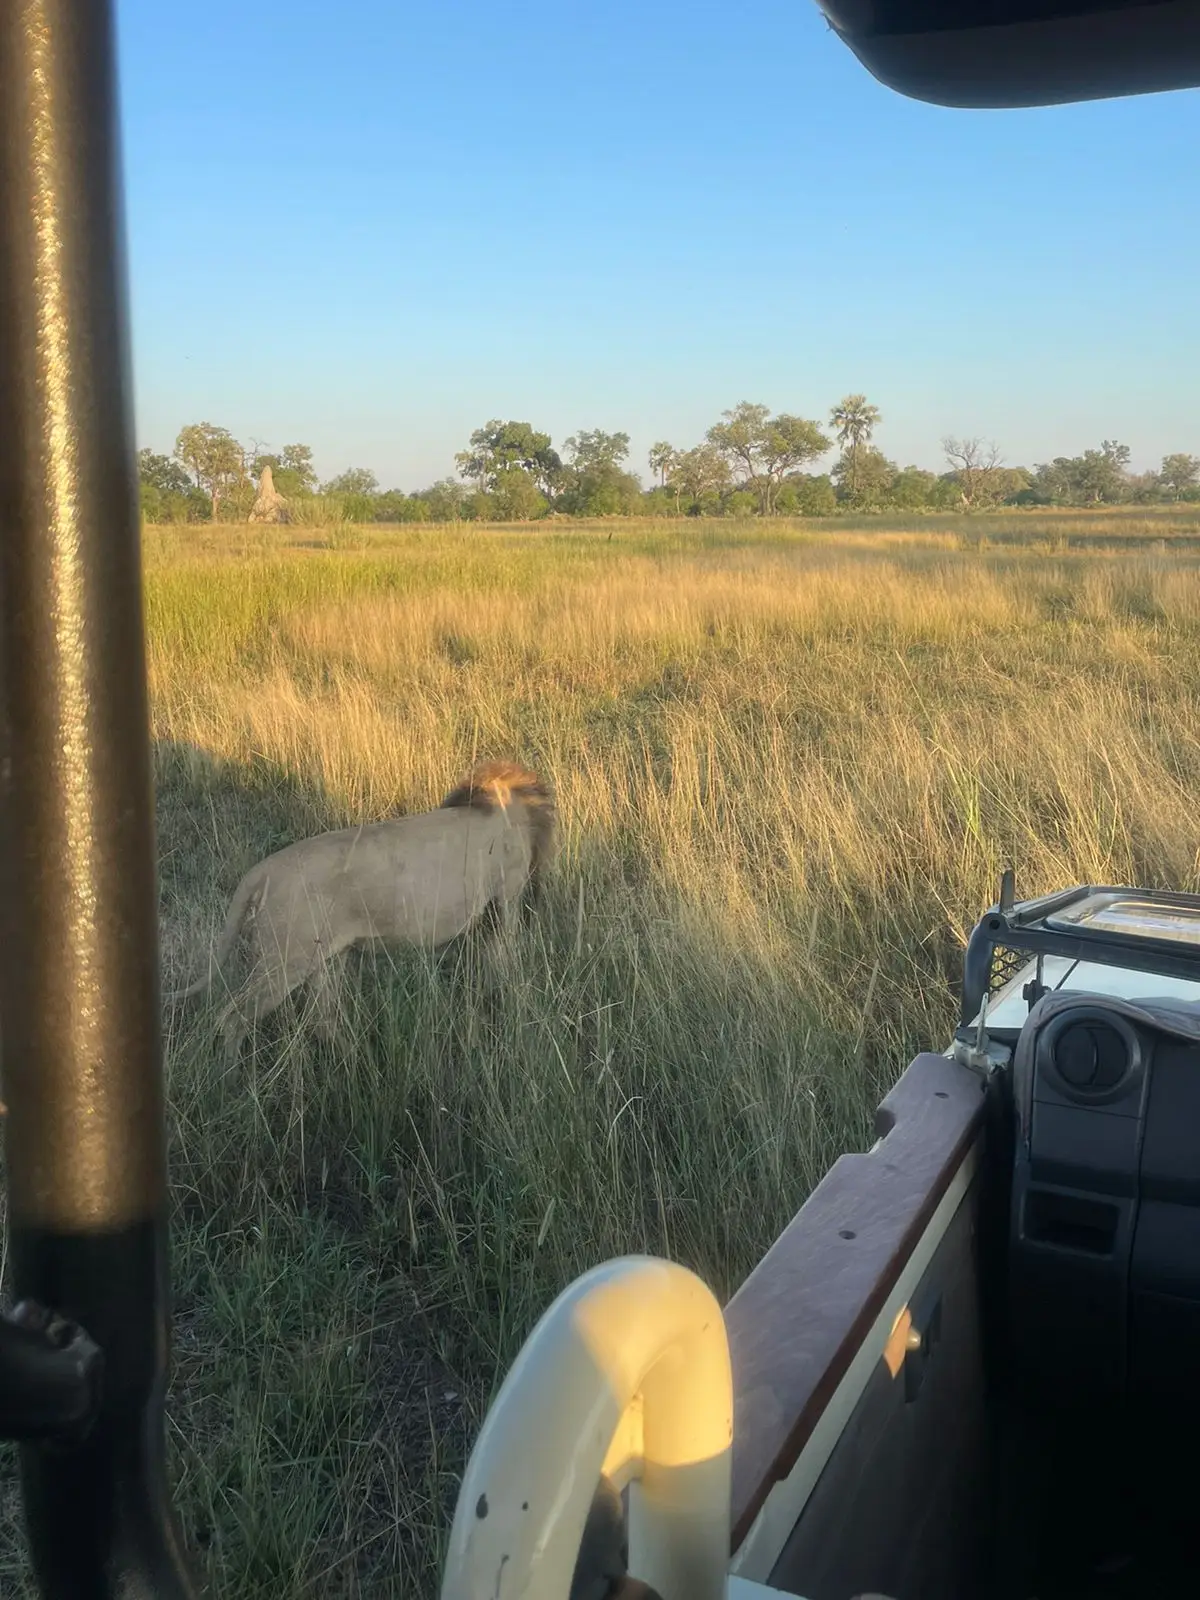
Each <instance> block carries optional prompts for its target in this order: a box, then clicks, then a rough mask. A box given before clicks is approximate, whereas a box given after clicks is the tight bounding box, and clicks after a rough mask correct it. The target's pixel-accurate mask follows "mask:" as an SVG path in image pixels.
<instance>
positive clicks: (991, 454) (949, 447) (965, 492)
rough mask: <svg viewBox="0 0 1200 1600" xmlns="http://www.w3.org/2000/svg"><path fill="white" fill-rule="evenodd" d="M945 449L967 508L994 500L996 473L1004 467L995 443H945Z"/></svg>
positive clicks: (976, 440) (974, 441)
mask: <svg viewBox="0 0 1200 1600" xmlns="http://www.w3.org/2000/svg"><path fill="white" fill-rule="evenodd" d="M942 450H943V452H944V453H945V457H946V460H947V461H948V462H949V463H950V467H951V470H952V471H953V474H954V477H955V480H956V482H957V484H958V487H959V491H960V493H961V495H962V502H963V504H964V505H965V506H967V507H968V508H974V507H976V506H981V505H990V504H991V503H992V502H993V500H994V498H995V497H994V487H995V477H996V473H997V471H998V470H999V468H1000V465H1001V458H1000V451H999V448H998V447H997V446H996V445H995V444H990V443H986V444H985V442H984V441H983V440H982V439H956V438H954V437H953V436H951V437H948V438H945V439H943V440H942Z"/></svg>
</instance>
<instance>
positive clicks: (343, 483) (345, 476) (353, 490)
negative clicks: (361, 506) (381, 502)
mask: <svg viewBox="0 0 1200 1600" xmlns="http://www.w3.org/2000/svg"><path fill="white" fill-rule="evenodd" d="M322 493H323V494H354V495H372V494H378V493H379V479H378V478H377V477H376V476H375V474H374V473H373V472H372V471H371V469H370V468H369V467H347V468H346V470H345V472H339V473H338V475H337V477H336V478H330V480H329V482H328V483H327V484H325V485H324V487H323V489H322Z"/></svg>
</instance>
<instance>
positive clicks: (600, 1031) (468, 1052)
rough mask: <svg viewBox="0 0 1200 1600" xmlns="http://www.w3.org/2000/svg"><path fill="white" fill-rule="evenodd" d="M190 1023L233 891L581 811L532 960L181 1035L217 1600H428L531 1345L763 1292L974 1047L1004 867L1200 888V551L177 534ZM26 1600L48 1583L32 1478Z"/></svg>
mask: <svg viewBox="0 0 1200 1600" xmlns="http://www.w3.org/2000/svg"><path fill="white" fill-rule="evenodd" d="M145 552H146V556H145V561H146V608H147V627H148V645H149V657H150V674H151V694H152V715H153V732H154V741H155V764H156V781H157V805H158V829H159V841H158V842H159V860H160V899H161V907H160V911H161V930H162V960H163V970H164V988H167V989H169V988H172V987H175V986H177V985H180V984H182V983H184V982H186V981H187V980H189V979H190V978H191V977H192V976H193V975H195V974H198V973H199V972H200V971H201V970H202V969H203V966H204V964H205V963H206V961H207V956H208V951H209V949H210V947H211V943H212V941H213V939H214V937H215V935H216V932H217V929H218V927H219V925H220V923H221V921H222V919H223V917H224V913H225V910H226V907H227V905H228V900H229V896H230V894H231V893H232V890H233V888H234V886H235V884H236V883H237V880H238V878H239V877H240V875H241V873H242V872H243V871H244V870H245V869H246V868H247V867H248V866H250V865H251V864H252V863H253V862H254V861H256V860H258V859H260V858H261V857H262V856H263V855H266V854H267V853H269V852H270V851H271V850H273V849H275V848H278V847H279V846H281V845H283V844H285V843H287V842H289V841H290V840H292V839H295V838H297V837H300V836H301V835H304V834H308V833H312V832H316V831H319V830H321V829H325V828H334V827H341V826H345V825H347V824H350V823H353V822H356V821H359V820H368V819H376V818H381V817H385V816H388V815H392V814H397V813H400V812H404V811H409V810H415V809H424V808H426V807H429V806H433V805H436V804H437V802H438V801H439V799H440V798H441V796H442V795H443V794H444V793H445V792H446V790H447V789H448V788H449V787H450V786H451V785H452V783H453V782H454V781H455V780H456V779H457V778H458V777H459V776H460V775H461V773H462V772H463V770H464V769H465V768H466V767H467V766H469V765H470V763H471V762H472V761H473V760H474V759H476V758H481V757H485V756H511V757H515V758H517V759H519V760H521V761H524V762H526V763H528V764H530V765H533V766H534V767H536V768H537V769H539V770H540V771H542V772H544V773H545V775H546V776H547V777H548V778H549V779H550V781H551V783H552V784H553V786H554V789H555V792H556V795H557V800H558V806H559V812H560V841H559V849H558V855H557V860H556V862H555V864H554V867H553V870H552V873H551V875H550V879H549V881H548V884H547V890H546V894H545V897H544V899H543V902H542V904H541V906H540V908H539V909H538V911H537V913H536V915H535V916H534V917H533V919H532V920H531V921H530V922H529V924H528V925H527V926H525V927H524V928H522V929H521V930H520V931H519V932H518V934H517V935H516V937H515V939H514V941H513V942H512V944H511V945H509V946H501V947H499V948H497V949H496V950H495V951H494V952H492V953H491V954H484V955H480V954H478V953H470V952H468V953H464V954H461V955H459V956H456V957H455V958H454V960H453V962H451V963H449V964H448V963H447V962H445V961H443V962H440V963H439V962H437V961H435V960H433V959H431V958H430V957H429V956H427V955H422V954H420V953H415V952H404V951H396V952H390V953H387V954H384V955H375V956H372V957H370V958H363V959H361V960H360V961H358V962H357V963H356V964H354V965H352V967H351V969H350V971H349V972H348V974H347V975H346V978H345V982H344V985H343V988H342V992H341V996H340V1001H339V1004H340V1008H341V1012H342V1026H341V1028H340V1031H339V1033H338V1035H337V1037H336V1039H335V1040H334V1041H332V1042H328V1041H323V1040H318V1039H317V1038H316V1037H315V1036H314V1035H313V1033H312V1032H311V1030H310V1029H309V1028H308V1026H307V1025H306V1016H305V1001H304V1000H303V999H301V1000H300V1001H298V1002H297V1003H296V1004H295V1005H292V1006H290V1007H285V1008H283V1011H282V1012H281V1013H280V1014H279V1016H278V1018H277V1019H273V1020H272V1021H271V1022H269V1023H267V1024H266V1025H264V1026H263V1027H262V1028H261V1029H260V1030H259V1032H258V1033H257V1035H255V1037H254V1038H253V1040H252V1041H251V1044H250V1045H248V1046H247V1050H246V1052H245V1054H244V1055H243V1057H242V1060H241V1063H240V1065H239V1066H238V1068H237V1069H236V1070H234V1071H232V1072H226V1071H225V1069H224V1065H223V1062H222V1058H221V1055H220V1050H219V1047H218V1044H217V1042H216V1041H215V1039H214V1037H213V1022H214V1016H215V1004H214V1005H209V1006H207V1007H205V1006H201V1007H200V1008H199V1009H198V1010H196V1011H195V1012H187V1013H184V1012H182V1011H181V1012H179V1013H178V1014H176V1013H172V1012H169V1011H168V1012H167V1013H165V1015H164V1026H165V1028H166V1058H167V1072H168V1088H169V1099H170V1162H171V1178H172V1184H173V1213H174V1214H173V1229H174V1231H173V1268H172V1270H173V1279H174V1301H175V1334H174V1340H175V1343H174V1367H173V1378H172V1391H171V1395H170V1402H169V1444H170V1451H171V1458H172V1471H173V1474H174V1477H175V1481H176V1484H177V1495H178V1499H179V1502H180V1505H181V1508H182V1512H183V1516H184V1520H185V1524H186V1532H187V1536H188V1542H189V1544H190V1545H191V1547H192V1549H193V1550H194V1551H195V1552H197V1555H198V1558H199V1561H200V1563H201V1566H202V1568H203V1570H204V1571H205V1572H206V1574H207V1575H208V1577H209V1578H210V1579H211V1581H212V1584H213V1592H214V1593H215V1594H219V1595H221V1596H222V1597H223V1600H251V1597H254V1600H259V1597H264V1600H265V1597H268V1596H270V1597H280V1600H281V1597H283V1596H302V1595H308V1596H314V1597H317V1596H320V1597H338V1600H342V1597H357V1596H366V1597H391V1596H396V1597H399V1596H414V1597H421V1596H423V1597H429V1600H432V1597H433V1596H434V1595H435V1594H436V1592H437V1584H438V1573H439V1568H440V1562H441V1556H442V1551H443V1548H444V1541H445V1536H446V1531H447V1529H448V1526H449V1519H450V1516H451V1513H452V1510H453V1505H454V1499H455V1494H456V1490H457V1484H458V1476H459V1474H460V1472H461V1469H462V1466H463V1463H464V1460H465V1456H466V1452H467V1451H468V1449H469V1447H470V1444H471V1442H472V1440H473V1438H474V1434H475V1431H476V1429H477V1427H478V1425H479V1423H480V1421H481V1420H482V1417H483V1414H484V1412H485V1410H486V1406H487V1403H488V1400H489V1397H490V1395H491V1394H492V1393H493V1392H494V1389H495V1387H496V1385H497V1384H498V1382H499V1381H500V1379H501V1378H502V1376H503V1373H504V1371H505V1369H506V1367H507V1365H508V1363H509V1362H510V1361H511V1359H512V1358H513V1356H514V1355H515V1354H516V1352H517V1350H518V1348H519V1346H520V1344H521V1342H522V1340H523V1339H524V1338H525V1336H526V1335H527V1333H528V1332H529V1330H530V1328H531V1327H532V1325H533V1323H534V1321H535V1320H536V1318H537V1317H538V1316H539V1315H540V1313H541V1312H542V1311H543V1310H544V1309H545V1307H546V1306H547V1305H548V1304H549V1302H550V1300H551V1299H552V1298H553V1297H554V1295H555V1294H556V1293H557V1292H558V1290H559V1289H561V1288H562V1287H563V1286H564V1285H565V1284H566V1283H567V1282H568V1280H569V1279H571V1278H572V1277H573V1276H574V1275H576V1274H577V1273H579V1272H581V1271H583V1270H585V1269H586V1268H588V1267H589V1266H592V1265H593V1264H595V1263H596V1262H598V1261H601V1260H603V1259H605V1258H606V1257H610V1256H614V1255H618V1254H622V1253H625V1252H630V1251H650V1252H654V1253H660V1254H664V1255H668V1256H671V1257H674V1258H676V1259H678V1260H681V1261H683V1262H685V1263H687V1264H688V1265H689V1266H691V1267H693V1268H695V1269H696V1270H697V1271H699V1272H700V1273H701V1274H702V1275H703V1276H705V1277H706V1278H707V1279H708V1280H709V1281H710V1282H711V1283H712V1285H713V1286H714V1288H715V1289H716V1290H717V1292H718V1293H719V1294H720V1295H721V1296H722V1297H727V1296H728V1295H729V1294H730V1293H731V1292H732V1291H733V1290H734V1289H735V1288H736V1287H737V1285H738V1283H739V1282H740V1281H741V1279H742V1278H743V1277H744V1276H745V1275H746V1273H747V1272H748V1270H749V1269H750V1268H751V1266H752V1265H753V1264H754V1262H755V1261H756V1260H757V1259H758V1257H759V1256H760V1255H761V1254H762V1252H763V1251H764V1250H765V1249H766V1247H767V1246H768V1245H769V1244H770V1243H771V1241H772V1239H773V1238H774V1237H775V1235H776V1234H777V1233H778V1232H779V1230H780V1229H781V1228H782V1227H783V1225H784V1224H785V1223H786V1222H787V1220H788V1219H789V1218H790V1217H791V1216H792V1215H793V1213H794V1212H795V1211H796V1210H797V1208H798V1207H799V1205H800V1204H801V1203H802V1202H803V1200H804V1198H805V1197H806V1195H807V1194H808V1192H809V1190H810V1189H811V1187H812V1186H813V1184H814V1183H815V1182H816V1181H817V1180H818V1179H819V1178H820V1176H821V1175H822V1173H823V1172H824V1171H825V1169H826V1168H827V1166H828V1165H829V1164H830V1162H832V1161H833V1160H834V1159H835V1157H836V1156H837V1155H838V1154H839V1153H841V1152H842V1151H843V1150H846V1149H848V1148H854V1147H858V1148H862V1147H864V1146H865V1145H866V1144H868V1143H869V1142H870V1140H871V1138H872V1116H873V1111H874V1107H875V1106H876V1104H877V1102H878V1100H879V1099H880V1098H881V1096H882V1095H883V1094H884V1093H885V1092H886V1090H887V1089H888V1087H889V1086H890V1084H891V1083H892V1082H893V1081H894V1079H895V1078H896V1076H897V1075H898V1074H899V1072H900V1071H901V1070H902V1069H903V1067H904V1066H905V1064H906V1063H907V1062H908V1060H909V1059H910V1058H911V1056H912V1055H913V1054H914V1053H915V1052H916V1051H917V1050H918V1049H920V1048H923V1047H926V1046H932V1047H935V1048H940V1047H942V1046H944V1045H945V1043H946V1042H947V1041H948V1039H949V1036H950V1032H951V1029H952V1026H953V1022H954V1019H955V992H956V987H957V982H958V977H959V970H960V961H961V952H962V946H963V942H964V939H965V937H966V934H967V933H968V931H969V929H970V927H971V925H972V924H973V922H974V920H975V918H976V917H977V916H978V915H979V914H980V912H981V911H982V910H983V909H984V908H985V907H986V906H987V905H988V904H989V903H990V902H991V901H992V900H993V899H994V898H995V893H996V888H997V881H998V876H999V873H1000V871H1001V869H1002V868H1003V867H1004V866H1006V865H1008V864H1009V863H1012V864H1014V865H1015V867H1016V872H1017V885H1018V892H1019V893H1021V894H1023V895H1031V894H1034V893H1037V892H1040V891H1044V890H1047V889H1049V888H1052V887H1054V886H1056V885H1061V884H1066V883H1070V882H1075V881H1081V880H1092V881H1112V882H1134V883H1141V884H1147V885H1151V886H1169V887H1175V888H1181V889H1196V888H1197V887H1200V805H1198V804H1197V796H1198V795H1200V508H1186V507H1183V508H1164V509H1161V510H1159V509H1155V510H1150V511H1148V510H1146V509H1137V508H1134V509H1123V510H1115V511H1111V512H1102V513H1096V514H1089V513H1086V512H1036V513H1035V512H1012V513H1005V514H996V515H990V516H989V515H977V516H963V517H955V516H938V517H925V518H923V519H914V520H912V521H911V522H908V523H905V522H904V521H902V520H897V519H895V518H891V519H886V520H885V519H882V518H879V517H875V518H872V519H869V520H863V521H861V522H854V521H852V520H850V519H847V518H839V519H837V520H831V521H829V522H820V521H815V520H804V521H796V522H787V521H784V520H779V521H774V522H770V523H766V522H758V521H746V522H744V523H736V522H731V521H729V520H721V521H713V522H711V523H710V522H706V521H704V520H702V519H697V520H694V521H687V520H685V521H684V522H679V521H675V522H671V523H661V524H660V523H655V522H651V521H640V522H639V521H624V520H621V521H614V522H612V523H605V524H602V525H586V524H584V525H580V524H578V523H572V524H571V525H570V526H569V527H567V528H565V529H562V530H560V528H559V526H558V525H557V524H554V523H543V524H541V525H537V526H531V527H529V528H524V529H522V528H516V527H507V528H506V527H498V528H482V527H477V526H464V527H461V528H454V527H447V528H436V529H434V528H417V527H409V528H387V527H372V528H370V529H364V530H362V531H356V530H353V529H351V530H347V529H345V528H339V529H337V530H336V531H335V532H334V533H332V534H328V535H326V534H323V533H322V532H321V530H319V529H312V528H292V529H288V528H282V529H271V530H265V531H259V530H256V529H253V528H249V527H227V528H221V527H211V526H206V527H197V528H181V529H165V528H164V529H156V528H148V529H147V530H146V537H145ZM0 1494H2V1495H3V1502H2V1504H0V1591H2V1592H3V1593H4V1594H6V1595H7V1594H12V1595H22V1594H29V1593H31V1592H32V1591H31V1590H30V1589H29V1588H27V1587H26V1580H25V1579H24V1577H23V1571H24V1556H23V1551H22V1546H21V1536H20V1530H19V1507H18V1501H17V1496H16V1461H15V1456H14V1455H13V1454H12V1453H11V1452H9V1451H8V1450H7V1448H6V1450H5V1453H4V1454H3V1455H0Z"/></svg>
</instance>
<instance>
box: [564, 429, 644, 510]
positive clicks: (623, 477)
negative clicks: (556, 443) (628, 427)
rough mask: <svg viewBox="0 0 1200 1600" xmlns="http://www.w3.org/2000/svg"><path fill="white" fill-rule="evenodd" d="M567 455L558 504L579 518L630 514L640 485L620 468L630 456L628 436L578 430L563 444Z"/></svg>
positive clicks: (636, 504)
mask: <svg viewBox="0 0 1200 1600" xmlns="http://www.w3.org/2000/svg"><path fill="white" fill-rule="evenodd" d="M564 448H565V449H566V450H567V451H569V453H570V460H569V463H568V466H567V468H566V470H565V472H564V474H563V483H564V488H563V492H562V494H561V496H560V498H559V504H560V505H561V506H562V509H563V510H564V511H569V512H571V513H573V514H574V515H575V516H582V517H611V516H615V515H618V514H623V515H629V514H631V513H632V512H634V511H636V510H638V509H639V508H640V504H641V495H642V486H641V483H640V482H639V481H638V479H637V478H636V477H635V476H634V474H633V473H632V472H627V471H626V470H625V469H624V468H623V467H622V465H621V463H622V462H623V461H624V460H625V458H626V457H627V456H628V454H629V435H628V434H627V433H605V432H604V430H603V429H602V428H591V429H588V428H581V429H580V431H579V432H578V433H576V434H572V435H571V437H570V438H569V439H568V440H567V441H566V444H565V447H564Z"/></svg>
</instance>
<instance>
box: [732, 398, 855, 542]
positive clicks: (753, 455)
mask: <svg viewBox="0 0 1200 1600" xmlns="http://www.w3.org/2000/svg"><path fill="white" fill-rule="evenodd" d="M722 415H723V416H724V417H725V419H726V420H725V421H724V422H717V423H714V424H713V426H712V427H711V428H710V429H709V430H708V433H707V434H706V435H705V437H706V439H707V440H708V443H709V444H711V445H712V446H713V448H714V449H716V450H718V451H719V452H720V453H721V455H723V456H724V457H725V459H726V461H727V462H728V463H729V464H730V466H731V467H732V469H733V470H734V471H735V472H740V473H741V474H742V482H743V484H744V486H745V487H746V488H747V489H748V490H752V491H753V492H754V493H755V494H756V495H757V497H758V509H759V511H760V513H761V514H762V515H763V516H769V515H770V514H771V511H772V509H773V505H774V497H775V491H776V488H777V487H778V485H779V483H780V482H781V480H782V479H783V477H784V476H785V475H786V474H787V473H788V472H792V471H794V470H796V469H797V468H799V467H802V466H804V465H806V463H808V462H809V461H813V460H815V459H816V458H817V457H818V456H823V455H824V454H825V452H826V451H827V450H828V449H829V448H830V442H829V440H828V439H827V438H826V437H825V435H824V434H823V433H822V432H821V430H820V428H819V427H818V426H817V424H816V423H815V422H808V421H806V420H805V419H804V418H803V417H794V416H792V415H791V414H790V413H788V412H780V413H779V415H778V416H775V417H773V416H771V414H770V412H769V411H768V409H767V407H766V406H761V405H752V404H751V403H750V401H748V400H743V401H742V402H741V404H740V405H737V406H735V407H734V408H733V410H732V411H725V412H722Z"/></svg>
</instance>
